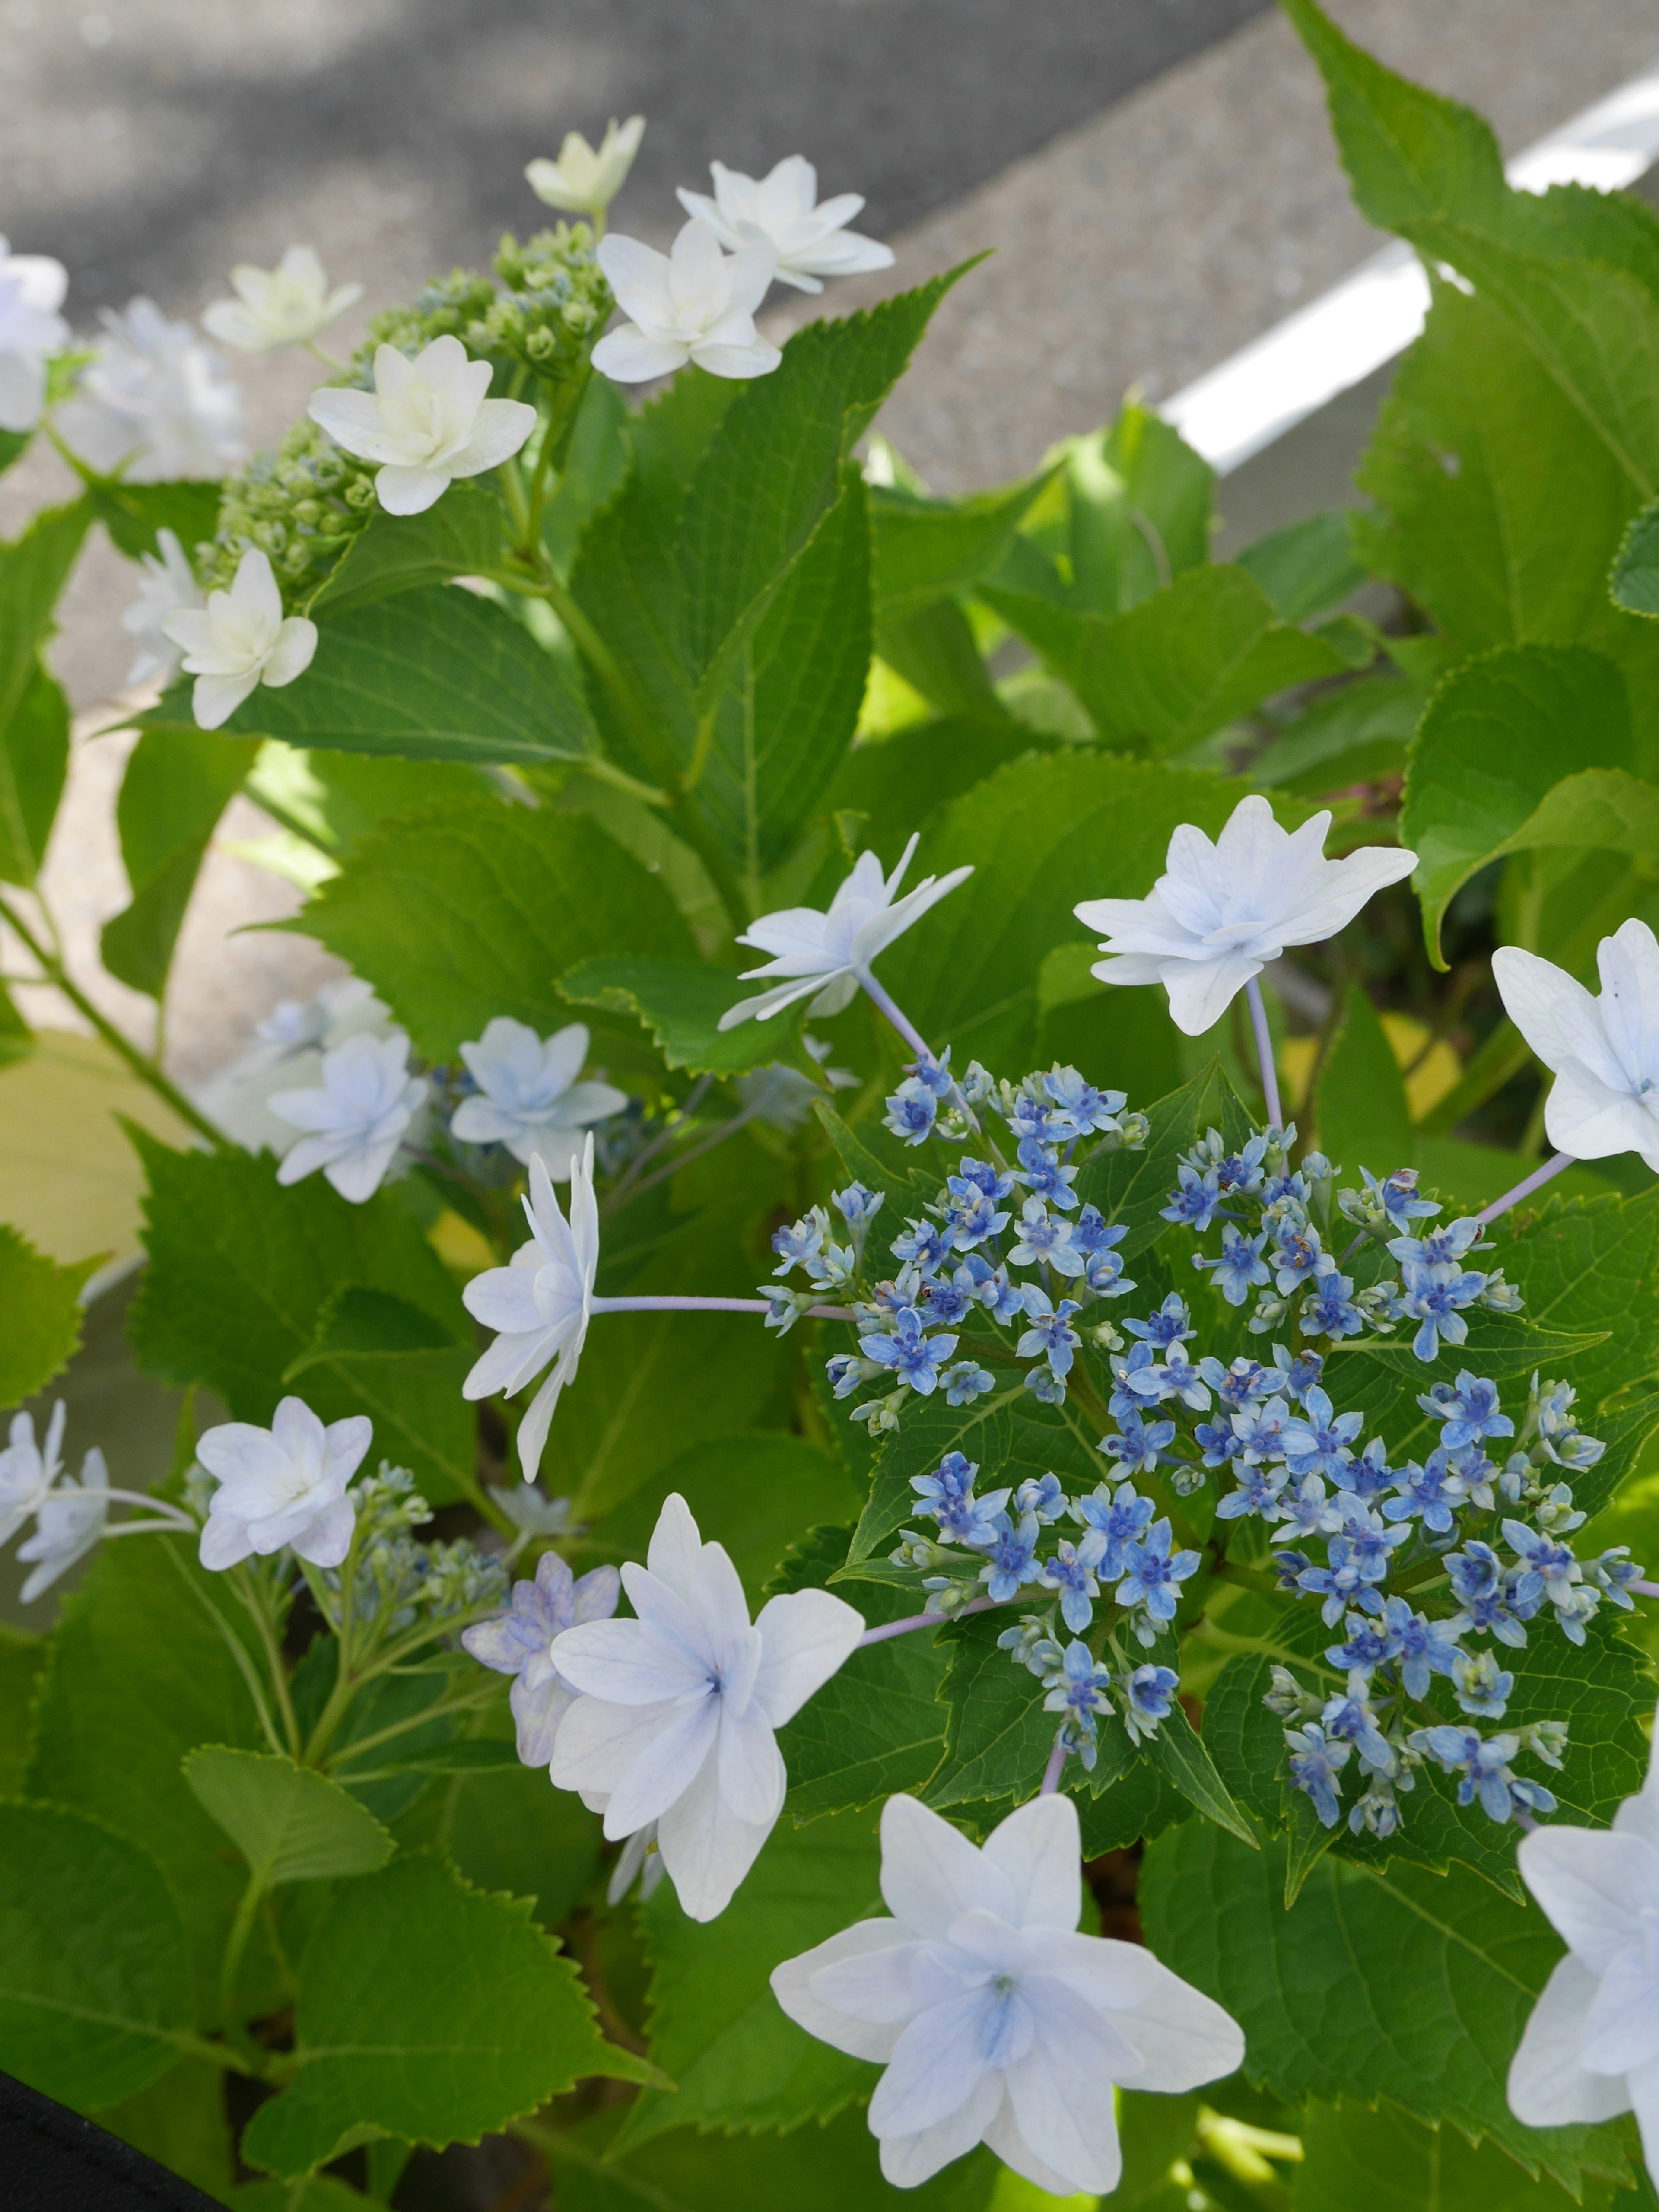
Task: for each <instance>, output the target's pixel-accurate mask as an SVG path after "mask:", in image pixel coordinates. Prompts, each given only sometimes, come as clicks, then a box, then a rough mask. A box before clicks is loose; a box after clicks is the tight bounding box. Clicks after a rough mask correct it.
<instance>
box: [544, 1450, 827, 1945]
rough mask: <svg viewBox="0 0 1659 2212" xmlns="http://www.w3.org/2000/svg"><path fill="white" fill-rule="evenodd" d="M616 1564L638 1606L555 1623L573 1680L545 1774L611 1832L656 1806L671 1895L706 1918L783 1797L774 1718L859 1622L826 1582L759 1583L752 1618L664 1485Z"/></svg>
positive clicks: (563, 1668) (802, 1694) (566, 1672)
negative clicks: (769, 1588) (781, 1593)
mask: <svg viewBox="0 0 1659 2212" xmlns="http://www.w3.org/2000/svg"><path fill="white" fill-rule="evenodd" d="M646 1559H647V1565H645V1566H643V1567H641V1566H636V1565H634V1564H633V1563H632V1562H631V1561H630V1562H629V1565H627V1566H625V1567H624V1568H623V1571H622V1578H623V1589H625V1590H626V1591H627V1593H628V1596H629V1602H630V1603H631V1604H632V1606H633V1607H634V1611H635V1614H636V1615H637V1616H638V1617H637V1619H635V1620H604V1621H595V1622H592V1623H591V1624H590V1625H589V1626H586V1627H584V1628H572V1629H569V1630H568V1631H567V1632H566V1633H565V1634H564V1635H562V1636H561V1637H558V1638H556V1639H555V1642H554V1644H553V1664H554V1665H555V1666H556V1668H558V1670H559V1672H560V1674H562V1675H563V1676H564V1678H565V1680H567V1681H568V1682H570V1683H572V1684H574V1686H575V1687H576V1689H578V1690H579V1691H580V1692H581V1695H580V1697H579V1698H578V1699H577V1700H576V1702H575V1704H574V1705H572V1706H571V1708H570V1710H569V1711H568V1713H567V1714H566V1715H565V1717H564V1719H563V1721H562V1723H561V1725H560V1729H559V1733H558V1736H557V1738H556V1741H555V1742H554V1746H553V1765H552V1769H551V1771H552V1776H553V1780H554V1783H555V1784H556V1787H558V1788H559V1789H562V1790H579V1791H580V1793H581V1797H582V1802H584V1804H586V1805H587V1806H589V1807H590V1808H592V1810H593V1811H595V1812H599V1811H603V1813H604V1814H605V1834H606V1835H607V1836H609V1837H611V1838H612V1839H613V1840H614V1839H615V1838H619V1837H623V1836H631V1835H632V1834H634V1832H635V1830H637V1829H640V1828H642V1827H644V1826H645V1825H646V1823H647V1821H650V1820H654V1821H655V1822H656V1824H657V1849H658V1850H659V1852H660V1853H661V1855H662V1862H663V1864H664V1866H665V1868H666V1869H667V1871H668V1875H669V1879H670V1880H671V1881H672V1883H673V1885H674V1888H675V1891H676V1893H677V1894H678V1898H679V1900H680V1904H681V1905H682V1906H683V1907H684V1910H685V1911H686V1912H688V1913H689V1914H690V1917H691V1918H692V1919H693V1920H712V1919H714V1917H715V1915H716V1914H717V1913H720V1912H723V1911H725V1909H726V1905H728V1904H729V1903H730V1902H731V1898H732V1892H733V1891H734V1890H735V1889H736V1887H737V1886H738V1883H739V1882H740V1881H742V1880H743V1878H744V1875H746V1874H747V1873H748V1871H749V1869H750V1867H751V1866H752V1865H753V1864H754V1863H755V1857H756V1855H757V1852H758V1851H759V1850H760V1847H761V1845H762V1844H763V1843H764V1842H765V1841H766V1838H767V1837H768V1836H769V1835H770V1833H771V1832H772V1829H773V1826H774V1824H775V1822H776V1820H777V1817H778V1814H780V1813H781V1811H782V1809H783V1794H784V1787H785V1779H786V1778H785V1775H784V1768H783V1760H782V1759H781V1757H780V1755H779V1753H778V1747H777V1742H776V1740H775V1734H774V1731H775V1730H776V1729H781V1727H782V1726H783V1724H784V1723H785V1722H786V1721H787V1720H788V1719H790V1718H791V1717H792V1716H793V1714H795V1713H796V1712H798V1711H799V1709H800V1707H801V1706H802V1705H805V1702H806V1700H807V1699H809V1698H810V1697H811V1695H812V1693H813V1692H814V1691H815V1690H817V1689H821V1688H822V1687H823V1684H824V1683H825V1682H827V1681H828V1680H829V1677H830V1676H831V1675H832V1674H834V1673H835V1672H836V1668H838V1667H840V1666H841V1664H842V1662H843V1661H844V1660H845V1659H846V1658H847V1656H848V1653H849V1652H850V1651H851V1650H853V1648H854V1645H855V1644H857V1642H858V1640H859V1638H860V1636H861V1635H862V1634H863V1633H864V1620H863V1617H862V1616H861V1615H860V1614H859V1613H855V1612H854V1610H853V1608H852V1607H851V1606H850V1605H844V1604H843V1603H842V1601H841V1599H840V1598H838V1597H832V1596H831V1595H829V1591H828V1590H815V1589H809V1590H797V1591H795V1592H794V1593H793V1595H790V1596H787V1597H775V1598H769V1599H768V1601H767V1602H766V1603H765V1604H764V1605H763V1607H761V1610H760V1613H759V1614H758V1616H757V1619H756V1620H755V1621H754V1622H753V1624H752V1625H751V1624H750V1619H749V1606H748V1601H746V1599H745V1598H744V1594H743V1584H742V1583H740V1582H739V1581H738V1571H737V1569H736V1568H735V1567H734V1566H733V1565H732V1562H731V1560H730V1559H728V1558H727V1556H726V1552H725V1550H724V1549H723V1548H722V1547H721V1546H720V1545H719V1544H705V1543H704V1542H703V1541H702V1539H701V1537H700V1535H699V1534H698V1531H697V1524H696V1522H695V1521H694V1520H693V1519H692V1517H691V1510H690V1507H689V1506H688V1505H687V1504H686V1502H685V1500H684V1498H681V1497H680V1496H679V1495H678V1493H676V1494H674V1495H672V1496H671V1497H669V1498H667V1499H666V1500H665V1503H664V1505H663V1509H662V1512H661V1514H660V1515H659V1517H658V1521H657V1526H656V1528H655V1531H654V1532H653V1535H652V1538H651V1546H650V1549H649V1551H648V1552H647V1554H646Z"/></svg>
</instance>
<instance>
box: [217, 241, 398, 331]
mask: <svg viewBox="0 0 1659 2212" xmlns="http://www.w3.org/2000/svg"><path fill="white" fill-rule="evenodd" d="M230 282H231V289H233V290H234V292H235V293H236V295H237V296H236V298H235V299H234V300H216V301H214V302H213V304H212V306H211V307H209V308H207V309H206V310H205V312H204V314H203V316H202V326H203V328H204V330H205V331H207V333H208V335H209V337H216V338H217V339H218V340H219V341H220V343H221V344H222V345H231V346H235V347H237V348H239V349H240V351H241V352H243V353H277V352H280V351H281V350H282V349H283V347H284V346H291V345H309V344H310V343H311V342H312V340H313V338H315V337H319V335H320V334H321V332H323V331H325V330H326V329H327V328H328V326H329V325H330V324H331V322H333V321H334V320H335V319H336V318H337V316H340V315H343V314H344V313H345V311H346V309H347V308H348V307H355V306H356V303H357V301H359V300H361V299H362V296H363V288H362V285H361V284H337V285H336V286H335V287H334V288H333V289H332V290H330V289H329V282H328V278H327V276H325V274H324V271H323V264H322V263H321V262H320V261H319V259H318V258H317V252H316V248H315V247H314V246H289V249H288V252H286V253H285V254H283V258H282V259H281V260H280V261H279V262H278V263H277V264H276V267H275V268H274V269H255V268H254V267H252V264H250V263H248V262H246V261H244V262H241V263H239V264H238V265H237V266H236V267H235V268H234V269H233V270H231V272H230Z"/></svg>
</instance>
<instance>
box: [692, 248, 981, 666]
mask: <svg viewBox="0 0 1659 2212" xmlns="http://www.w3.org/2000/svg"><path fill="white" fill-rule="evenodd" d="M972 265H973V264H972V263H967V262H965V263H963V264H962V265H961V266H960V267H958V268H957V269H954V270H951V271H950V272H949V273H948V274H947V275H945V276H936V277H934V278H933V280H932V281H931V282H930V283H927V284H923V285H920V286H918V287H917V289H915V291H911V292H902V293H899V294H898V295H896V296H895V297H894V298H892V299H890V300H884V301H882V302H881V303H880V305H879V306H878V307H872V308H870V309H869V310H868V311H867V312H866V313H861V314H856V315H849V316H847V317H845V318H843V319H841V320H839V321H824V322H816V323H809V324H808V325H806V327H805V329H804V330H801V331H797V332H796V333H795V335H794V336H793V337H792V338H791V339H790V340H789V342H788V343H787V345H786V346H785V348H784V350H783V361H782V363H781V366H780V367H779V368H776V369H775V370H774V371H773V373H772V374H771V375H769V376H764V377H758V378H757V379H756V380H755V381H754V382H753V383H752V384H750V385H748V386H745V387H744V391H743V392H742V393H741V394H740V396H739V397H738V398H737V400H736V401H735V402H734V403H733V404H732V405H731V406H730V407H729V408H728V409H727V410H726V413H725V415H724V416H723V417H722V418H721V421H720V427H719V428H717V429H716V430H715V432H714V436H713V437H712V438H711V439H710V440H709V441H708V449H707V451H706V452H705V453H704V454H703V456H702V460H701V461H700V463H699V464H698V466H697V470H696V474H695V476H694V477H692V479H691V483H690V491H689V493H688V494H687V496H686V500H685V505H684V511H683V513H682V515H681V517H680V532H681V535H680V538H679V541H678V542H679V559H680V564H681V568H682V572H683V574H684V579H685V586H684V589H685V601H684V624H685V628H684V635H685V649H686V660H687V665H688V666H689V668H690V671H691V674H692V677H693V678H694V681H695V683H696V684H697V686H698V687H699V689H700V690H702V694H703V696H705V697H707V696H710V695H711V693H712V690H714V684H715V683H717V682H718V681H719V680H720V676H719V672H720V671H722V670H723V669H724V667H725V666H726V664H727V663H728V662H729V659H730V657H731V655H732V653H733V651H734V649H735V647H736V645H737V643H738V640H739V639H740V638H741V637H742V636H743V635H745V634H746V633H747V632H748V631H749V630H750V629H752V628H753V626H754V624H755V623H756V622H757V619H758V617H759V616H760V614H761V612H762V611H763V608H764V607H765V606H766V605H767V603H768V602H769V599H771V597H772V596H773V594H774V593H775V592H776V591H777V590H778V588H779V586H780V585H781V582H782V580H783V579H784V577H785V575H786V574H787V572H788V571H789V569H790V568H792V567H793V563H794V562H795V561H796V559H797V558H798V556H799V554H800V553H801V551H802V550H803V548H804V547H805V544H806V542H807V540H808V539H809V538H811V535H812V533H813V532H814V531H815V530H816V529H817V526H818V525H819V522H820V520H822V518H823V516H824V515H825V514H826V513H828V511H829V508H830V507H831V506H832V505H833V504H834V503H835V501H836V498H837V496H838V495H839V493H840V490H841V480H842V477H841V472H842V464H843V463H845V462H846V461H848V459H850V457H851V454H852V451H853V447H854V446H855V445H856V444H857V442H858V441H859V439H860V438H861V437H862V436H863V435H864V433H865V431H866V429H868V428H869V427H870V423H871V421H872V418H873V416H874V415H875V412H876V410H877V409H878V407H879V406H880V404H881V403H882V401H883V400H884V398H886V396H887V394H888V392H890V390H891V388H892V386H893V385H894V384H895V383H896V381H897V380H898V378H899V377H900V375H902V373H903V370H904V367H905V364H906V362H908V359H909V357H910V355H911V352H912V350H913V349H914V348H915V345H916V344H917V343H918V341H919V340H920V339H921V334H922V332H923V331H925V330H926V329H927V324H928V321H929V319H930V318H931V317H932V315H933V310H934V308H935V307H937V306H938V305H939V301H941V300H942V299H943V298H944V297H945V294H946V293H947V292H948V291H949V290H950V289H951V286H952V285H953V284H954V283H956V282H957V278H958V277H960V276H963V275H965V274H966V273H967V270H969V268H970V267H972ZM757 485H764V486H765V487H766V491H765V496H764V497H763V498H757V496H756V487H757ZM711 677H712V678H714V682H711Z"/></svg>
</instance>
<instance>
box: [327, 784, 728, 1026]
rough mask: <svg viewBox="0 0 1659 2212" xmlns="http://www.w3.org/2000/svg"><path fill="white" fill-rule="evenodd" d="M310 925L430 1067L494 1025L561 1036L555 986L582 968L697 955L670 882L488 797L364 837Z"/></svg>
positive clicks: (550, 815) (570, 822)
mask: <svg viewBox="0 0 1659 2212" xmlns="http://www.w3.org/2000/svg"><path fill="white" fill-rule="evenodd" d="M301 926H302V927H303V928H304V929H305V931H306V933H307V935H309V936H313V937H315V938H318V939H320V941H321V942H322V943H323V944H324V945H326V946H327V947H328V949H329V951H331V952H333V953H335V954H337V956H338V957H339V958H341V959H342V960H344V961H346V962H347V963H349V966H350V967H351V968H352V969H353V970H354V972H355V973H356V974H357V975H362V976H363V977H365V978H366V979H367V980H368V981H369V982H370V983H372V984H373V985H374V988H375V990H376V991H377V992H378V993H379V994H380V997H381V998H382V999H383V1000H385V1001H386V1004H387V1005H388V1006H390V1007H391V1008H392V1012H394V1013H395V1014H396V1015H397V1017H398V1020H399V1021H400V1022H401V1023H402V1024H403V1025H404V1028H405V1029H407V1030H408V1031H409V1033H410V1036H411V1037H413V1039H414V1041H415V1045H416V1050H417V1051H419V1052H421V1053H422V1054H424V1055H425V1056H426V1057H427V1058H428V1059H429V1060H453V1058H454V1057H455V1053H456V1048H457V1047H458V1046H459V1044H460V1043H461V1042H463V1041H464V1040H465V1039H467V1038H471V1037H476V1036H479V1035H480V1034H481V1033H482V1031H483V1026H484V1024H485V1023H486V1022H487V1021H488V1020H489V1018H491V1017H492V1016H493V1015H496V1014H510V1015H512V1016H513V1018H514V1019H515V1020H518V1021H521V1022H527V1023H529V1024H531V1026H532V1028H535V1029H536V1030H538V1031H539V1032H541V1033H542V1034H543V1035H546V1034H547V1033H548V1032H550V1031H551V1030H556V1029H558V1028H560V1027H562V1025H563V1024H564V1023H565V1022H566V1021H567V1020H568V1018H569V1009H568V1005H567V1003H566V1001H565V1000H564V999H563V998H562V995H561V994H560V992H559V989H558V987H557V986H556V983H555V981H554V978H555V977H556V976H557V975H562V974H563V973H565V972H566V971H567V970H568V969H569V968H571V967H572V966H573V965H574V963H576V962H578V961H580V960H581V959H584V958H586V957H590V956H592V955H597V954H600V953H605V954H611V955H615V954H617V953H623V952H631V953H642V954H646V955H650V956H666V957H670V958H676V957H679V958H684V957H690V954H691V953H692V951H693V949H694V948H693V945H692V943H691V937H690V931H689V930H688V929H687V927H686V926H685V924H684V921H681V919H680V917H679V915H678V912H677V911H676V909H675V907H674V903H673V901H672V900H671V897H670V896H669V894H668V892H667V891H666V890H665V888H664V887H663V884H662V883H661V881H660V880H659V878H653V877H652V876H651V875H649V874H648V873H647V871H646V870H645V869H644V868H643V867H641V866H640V864H639V862H638V861H637V860H634V859H632V858H631V857H630V856H629V854H627V853H625V852H623V849H622V848H621V846H619V845H617V843H615V842H613V840H612V839H611V838H610V837H608V836H606V835H605V832H604V831H603V830H601V829H599V828H597V826H596V825H595V824H594V823H592V821H591V820H588V819H586V817H583V816H581V815H576V814H564V813H560V812H557V811H555V810H554V809H553V808H551V807H537V808H532V807H525V806H509V805H503V804H502V803H501V801H499V800H496V799H488V798H483V797H480V798H478V799H474V800H471V801H467V802H461V801H458V800H453V799H452V800H447V801H445V802H442V803H441V804H434V805H427V806H422V807H411V808H410V810H409V811H407V812H406V813H404V814H401V815H398V816H396V817H393V818H392V820H390V821H388V822H386V823H383V824H382V825H381V826H380V828H379V829H374V830H372V831H369V832H368V833H366V834H365V835H364V836H362V837H361V838H360V839H359V840H358V842H357V843H356V846H355V847H354V848H353V850H352V852H351V854H350V856H349V860H347V862H346V865H345V866H344V867H343V869H342V871H341V872H340V874H339V875H337V876H336V877H335V878H333V879H332V881H331V882H330V883H328V884H325V886H324V887H323V890H322V891H321V892H320V894H319V896H317V897H316V898H315V899H313V901H312V902H311V903H310V904H309V905H308V906H307V908H305V911H304V913H303V915H301Z"/></svg>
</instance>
